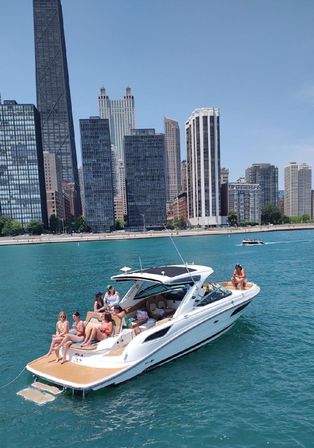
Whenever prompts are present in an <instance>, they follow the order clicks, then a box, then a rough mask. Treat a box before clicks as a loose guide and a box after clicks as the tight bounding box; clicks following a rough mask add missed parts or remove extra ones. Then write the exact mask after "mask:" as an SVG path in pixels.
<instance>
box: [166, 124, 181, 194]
mask: <svg viewBox="0 0 314 448" xmlns="http://www.w3.org/2000/svg"><path fill="white" fill-rule="evenodd" d="M164 125H165V149H166V186H167V202H171V201H172V200H173V199H174V198H176V197H177V196H178V194H179V193H180V190H181V155H180V129H179V124H178V122H177V121H175V120H171V119H170V118H167V117H165V118H164Z"/></svg>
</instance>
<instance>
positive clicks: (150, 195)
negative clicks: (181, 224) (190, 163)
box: [124, 129, 167, 228]
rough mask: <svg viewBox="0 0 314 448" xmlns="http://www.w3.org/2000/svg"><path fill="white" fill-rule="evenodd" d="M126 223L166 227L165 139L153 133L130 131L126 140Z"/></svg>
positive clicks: (151, 131) (145, 130)
mask: <svg viewBox="0 0 314 448" xmlns="http://www.w3.org/2000/svg"><path fill="white" fill-rule="evenodd" d="M124 151H125V175H126V191H127V205H128V223H129V226H131V227H142V228H143V227H144V228H146V227H149V226H159V227H162V226H164V225H165V224H166V221H167V217H166V180H165V139H164V134H156V133H155V130H154V129H133V130H132V131H131V135H128V136H126V137H125V140H124Z"/></svg>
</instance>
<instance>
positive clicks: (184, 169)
mask: <svg viewBox="0 0 314 448" xmlns="http://www.w3.org/2000/svg"><path fill="white" fill-rule="evenodd" d="M186 165H187V164H186V160H182V162H181V189H180V192H181V191H187V188H188V187H187V167H186Z"/></svg>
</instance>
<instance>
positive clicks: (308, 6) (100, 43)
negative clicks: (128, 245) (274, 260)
mask: <svg viewBox="0 0 314 448" xmlns="http://www.w3.org/2000/svg"><path fill="white" fill-rule="evenodd" d="M62 7H63V17H64V24H65V37H66V45H67V54H68V66H69V76H70V85H71V93H72V103H73V115H74V124H75V128H76V145H77V148H79V147H80V142H79V132H78V129H79V119H80V118H82V117H85V116H91V115H94V114H96V113H97V101H95V98H97V94H98V92H99V88H100V87H101V85H103V84H104V85H106V87H107V88H108V91H110V93H111V96H112V97H119V96H120V92H121V90H122V89H124V88H125V86H126V85H131V86H132V89H133V91H134V94H135V95H136V99H137V126H138V127H140V128H145V127H154V128H156V130H157V131H158V132H161V131H162V129H163V117H164V116H171V117H173V118H174V119H175V120H177V121H178V122H179V125H180V128H181V141H182V142H183V141H184V137H183V136H182V133H183V128H184V122H185V121H186V120H187V118H188V117H189V115H190V113H191V111H192V110H194V109H195V108H199V107H212V106H217V107H219V109H220V110H221V140H222V142H221V157H222V160H221V162H222V166H225V167H227V168H229V170H230V180H231V181H232V180H235V179H237V178H238V177H240V176H243V175H244V169H245V167H246V166H249V165H250V164H252V163H271V164H273V165H275V166H278V168H279V188H280V189H282V188H283V170H284V166H285V165H286V164H287V163H289V162H290V161H295V160H302V161H303V162H305V163H308V164H309V165H310V166H313V165H314V150H313V148H314V131H313V130H312V129H311V120H310V119H309V117H310V116H311V115H312V114H313V97H314V83H313V80H312V73H313V64H314V62H313V61H312V58H311V54H312V49H313V46H314V43H313V39H312V25H311V17H312V16H313V12H314V5H313V4H312V3H311V2H309V1H303V2H302V8H301V7H300V6H299V5H297V4H295V3H294V2H286V1H285V2H284V1H283V0H281V1H279V2H277V3H276V4H275V5H274V4H273V3H272V2H270V1H269V0H268V1H266V2H264V3H263V4H261V3H260V2H258V1H252V2H250V4H248V3H247V2H245V1H241V0H239V1H238V2H236V3H235V4H232V3H230V2H227V1H224V0H223V1H222V2H219V5H217V4H216V3H214V2H212V1H204V0H197V1H196V2H193V4H191V2H188V1H185V0H182V1H181V0H180V1H178V0H172V1H171V2H169V3H168V4H167V14H166V15H165V14H164V12H165V7H164V6H163V4H162V2H156V4H149V5H148V4H147V5H145V3H143V2H142V1H139V0H134V1H133V2H132V3H130V2H127V1H126V0H121V1H120V2H113V1H111V0H108V1H107V2H101V1H97V0H95V1H94V2H93V7H92V8H87V7H86V2H84V1H83V0H75V1H74V0H67V1H63V2H62ZM269 11H271V14H270V12H269ZM2 14H3V17H4V18H5V20H4V21H3V25H2V29H1V30H0V37H1V39H0V42H1V43H0V51H1V54H2V62H3V63H2V64H1V69H0V70H1V71H0V91H1V94H2V97H3V98H5V99H13V98H14V99H16V100H17V101H18V102H20V103H34V104H35V103H36V101H35V73H34V67H33V65H34V49H33V23H32V4H31V1H30V0H20V1H19V2H17V0H14V1H12V2H10V3H4V5H3V7H2ZM104 17H106V19H107V20H106V22H105V23H106V26H104V25H103V23H104V22H103V19H104ZM117 21H118V23H119V24H120V25H121V24H123V25H124V26H119V33H114V31H115V30H116V24H117ZM12 23H15V26H14V27H12V26H11V24H12ZM174 23H175V25H173V24H174ZM82 29H84V30H87V31H88V32H87V33H85V32H84V33H82ZM16 30H19V32H18V33H17V32H16ZM131 30H132V32H131ZM161 30H162V31H161ZM113 34H114V38H112V37H111V36H112V35H113ZM169 42H172V44H173V45H175V48H176V52H175V53H173V45H169ZM198 42H199V46H197V45H196V44H197V43H198ZM91 48H92V50H93V51H91ZM196 48H198V51H196ZM138 50H140V51H138ZM148 50H150V51H148ZM12 53H13V54H15V55H16V58H13V59H12V58H11V57H10V56H11V54H12ZM102 53H105V54H106V57H105V58H101V57H99V55H100V54H102ZM174 54H175V55H176V57H174V56H173V55H174ZM204 54H207V55H208V56H209V55H210V57H204ZM186 60H189V63H188V64H187V63H186ZM213 68H214V69H213ZM195 72H196V73H197V76H196V77H195ZM195 80H196V81H197V82H195ZM77 152H78V157H79V159H80V153H79V151H77ZM260 154H262V155H263V157H262V158H261V157H260ZM185 155H186V151H185V147H184V145H182V151H181V157H182V158H184V157H185ZM243 159H244V160H243ZM79 165H81V160H79Z"/></svg>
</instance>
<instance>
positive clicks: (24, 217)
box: [0, 101, 47, 227]
mask: <svg viewBox="0 0 314 448" xmlns="http://www.w3.org/2000/svg"><path fill="white" fill-rule="evenodd" d="M0 215H3V216H8V217H9V218H11V219H14V220H16V221H19V222H20V223H21V225H22V226H23V227H26V226H27V224H28V223H29V222H30V221H31V220H33V219H35V220H39V221H42V222H43V223H44V225H45V226H47V204H46V190H45V179H44V162H43V150H42V142H41V133H40V117H39V113H38V111H37V109H36V108H35V106H33V105H32V104H17V102H16V101H4V103H3V104H0Z"/></svg>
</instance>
